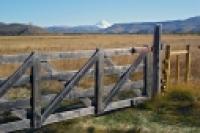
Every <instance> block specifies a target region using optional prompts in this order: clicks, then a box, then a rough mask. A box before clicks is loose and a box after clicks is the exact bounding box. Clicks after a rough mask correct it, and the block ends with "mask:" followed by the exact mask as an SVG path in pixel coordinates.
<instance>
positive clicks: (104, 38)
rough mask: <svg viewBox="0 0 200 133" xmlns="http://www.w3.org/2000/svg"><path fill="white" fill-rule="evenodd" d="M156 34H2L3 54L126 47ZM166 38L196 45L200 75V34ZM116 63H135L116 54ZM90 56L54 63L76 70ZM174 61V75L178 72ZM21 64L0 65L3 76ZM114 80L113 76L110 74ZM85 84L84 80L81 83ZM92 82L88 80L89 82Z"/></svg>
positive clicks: (178, 43) (195, 67) (165, 38)
mask: <svg viewBox="0 0 200 133" xmlns="http://www.w3.org/2000/svg"><path fill="white" fill-rule="evenodd" d="M152 42H153V36H152V35H68V36H5V37H3V36H2V37H0V54H16V53H27V52H31V51H39V52H46V51H48V52H49V51H72V50H86V49H96V48H126V47H133V46H143V45H145V44H148V45H151V44H152ZM162 42H163V43H165V44H170V45H172V49H183V48H185V45H187V44H191V45H192V74H191V75H192V78H193V79H198V77H200V69H199V68H200V63H199V61H200V54H199V52H200V49H197V46H199V45H200V36H198V35H163V36H162ZM113 59H114V62H115V63H116V64H127V63H131V62H132V59H133V58H131V57H127V56H126V57H123V56H122V57H117V58H113ZM85 61H86V60H83V59H82V60H67V61H54V62H51V64H52V65H53V66H54V67H55V68H56V69H58V70H74V69H78V68H80V67H81V66H82V65H83V64H84V63H85ZM173 62H174V61H172V75H173V74H174V70H173V68H174V67H173V64H174V63H173ZM181 65H182V67H181V72H182V74H183V72H184V56H183V57H182V60H181ZM17 66H18V65H0V77H2V76H5V75H9V74H11V73H12V72H14V71H15V70H16V69H17ZM109 80H112V81H113V80H114V79H113V78H107V81H108V83H109ZM81 84H82V85H83V83H81ZM89 85H91V82H90V83H89V81H88V82H87V84H86V86H89Z"/></svg>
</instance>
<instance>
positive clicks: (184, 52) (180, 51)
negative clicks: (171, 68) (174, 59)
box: [170, 50, 188, 55]
mask: <svg viewBox="0 0 200 133" xmlns="http://www.w3.org/2000/svg"><path fill="white" fill-rule="evenodd" d="M187 53H188V51H187V50H173V51H171V52H170V55H182V54H187Z"/></svg>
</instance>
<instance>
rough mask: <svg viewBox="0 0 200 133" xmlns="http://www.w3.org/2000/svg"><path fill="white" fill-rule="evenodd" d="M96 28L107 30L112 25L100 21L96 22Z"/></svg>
mask: <svg viewBox="0 0 200 133" xmlns="http://www.w3.org/2000/svg"><path fill="white" fill-rule="evenodd" d="M96 26H97V27H98V28H101V29H105V28H108V27H110V26H112V24H110V23H109V22H108V21H106V20H102V21H100V22H98V23H97V24H96Z"/></svg>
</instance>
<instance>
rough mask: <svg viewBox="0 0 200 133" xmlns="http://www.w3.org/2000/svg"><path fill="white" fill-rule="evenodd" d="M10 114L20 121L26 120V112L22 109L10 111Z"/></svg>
mask: <svg viewBox="0 0 200 133" xmlns="http://www.w3.org/2000/svg"><path fill="white" fill-rule="evenodd" d="M11 113H12V114H14V115H15V116H17V117H19V118H20V119H26V118H27V111H26V110H24V109H21V110H14V111H11Z"/></svg>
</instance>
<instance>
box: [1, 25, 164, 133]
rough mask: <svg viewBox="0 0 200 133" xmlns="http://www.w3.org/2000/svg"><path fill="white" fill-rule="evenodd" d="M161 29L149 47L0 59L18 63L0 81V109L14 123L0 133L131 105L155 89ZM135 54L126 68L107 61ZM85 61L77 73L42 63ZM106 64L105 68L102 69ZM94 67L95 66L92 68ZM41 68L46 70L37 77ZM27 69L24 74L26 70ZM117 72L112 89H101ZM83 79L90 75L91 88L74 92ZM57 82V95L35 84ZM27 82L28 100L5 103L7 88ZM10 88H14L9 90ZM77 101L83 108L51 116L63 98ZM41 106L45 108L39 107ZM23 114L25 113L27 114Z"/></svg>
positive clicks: (158, 84) (158, 85)
mask: <svg viewBox="0 0 200 133" xmlns="http://www.w3.org/2000/svg"><path fill="white" fill-rule="evenodd" d="M160 40H161V26H160V25H156V26H155V32H154V43H153V46H144V47H132V48H125V49H105V50H103V49H96V50H82V51H74V52H56V53H35V52H33V53H31V54H20V55H19V54H18V55H0V63H1V64H13V63H22V65H21V66H20V67H19V68H18V69H17V70H16V71H15V72H14V73H13V74H12V75H10V76H9V77H5V78H1V79H0V98H1V99H0V100H1V101H0V110H1V112H3V111H10V112H11V113H13V114H15V115H16V116H17V117H19V120H16V121H13V122H8V123H2V124H0V131H1V132H10V131H15V130H22V129H25V128H30V129H31V130H34V129H37V128H40V127H41V126H42V125H46V124H50V123H53V122H59V121H63V120H67V119H73V118H76V117H81V116H86V115H91V114H96V115H97V116H98V115H101V114H105V113H106V112H108V111H112V110H116V109H119V108H126V107H131V106H134V105H137V104H138V103H141V102H143V101H145V100H147V99H149V98H151V97H154V96H156V95H157V94H159V93H160V91H161V89H160V88H161V55H160V54H161V41H160ZM135 53H137V54H139V55H138V57H137V58H136V60H135V61H133V62H132V64H130V65H126V66H116V65H115V64H114V63H113V62H112V60H111V57H113V56H122V55H132V54H135ZM80 58H89V59H88V61H87V62H86V64H85V65H83V66H82V67H81V69H80V70H78V71H67V72H54V71H53V69H52V68H51V66H50V65H49V64H48V61H52V60H63V59H64V60H67V59H80ZM104 64H106V65H107V66H108V67H105V65H104ZM93 66H95V67H93ZM41 68H43V69H45V70H46V71H48V74H46V75H43V74H42V73H41ZM28 69H30V70H31V73H30V75H27V74H26V71H27V70H28ZM138 71H143V72H144V78H143V80H141V81H131V80H129V78H130V76H131V74H133V73H134V72H138ZM113 74H118V75H119V78H118V80H117V82H116V83H115V84H114V85H109V86H105V85H104V83H103V81H104V76H105V75H113ZM84 76H94V78H95V87H94V88H91V89H86V90H80V91H76V90H74V88H75V86H76V85H77V83H78V82H79V81H80V80H81V79H82V78H83V77H84ZM44 80H57V81H59V82H65V83H64V88H63V89H62V90H61V91H60V93H58V94H48V95H42V94H41V90H40V82H41V81H44ZM27 83H30V85H31V97H30V98H26V99H20V100H7V99H3V96H4V95H5V94H6V93H7V92H8V90H9V89H11V87H18V86H22V85H24V84H27ZM134 88H142V94H141V95H140V96H138V97H133V98H128V99H125V100H118V101H113V97H114V96H115V95H116V94H117V93H119V92H120V91H122V90H132V89H134ZM12 89H15V88H12ZM75 98H78V99H81V100H82V101H83V103H84V104H85V105H84V106H83V107H81V108H78V109H73V110H70V111H69V110H68V111H61V112H55V111H56V109H57V108H58V106H59V104H60V103H61V102H62V101H63V100H65V99H75ZM43 105H45V106H43ZM28 114H29V115H28Z"/></svg>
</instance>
